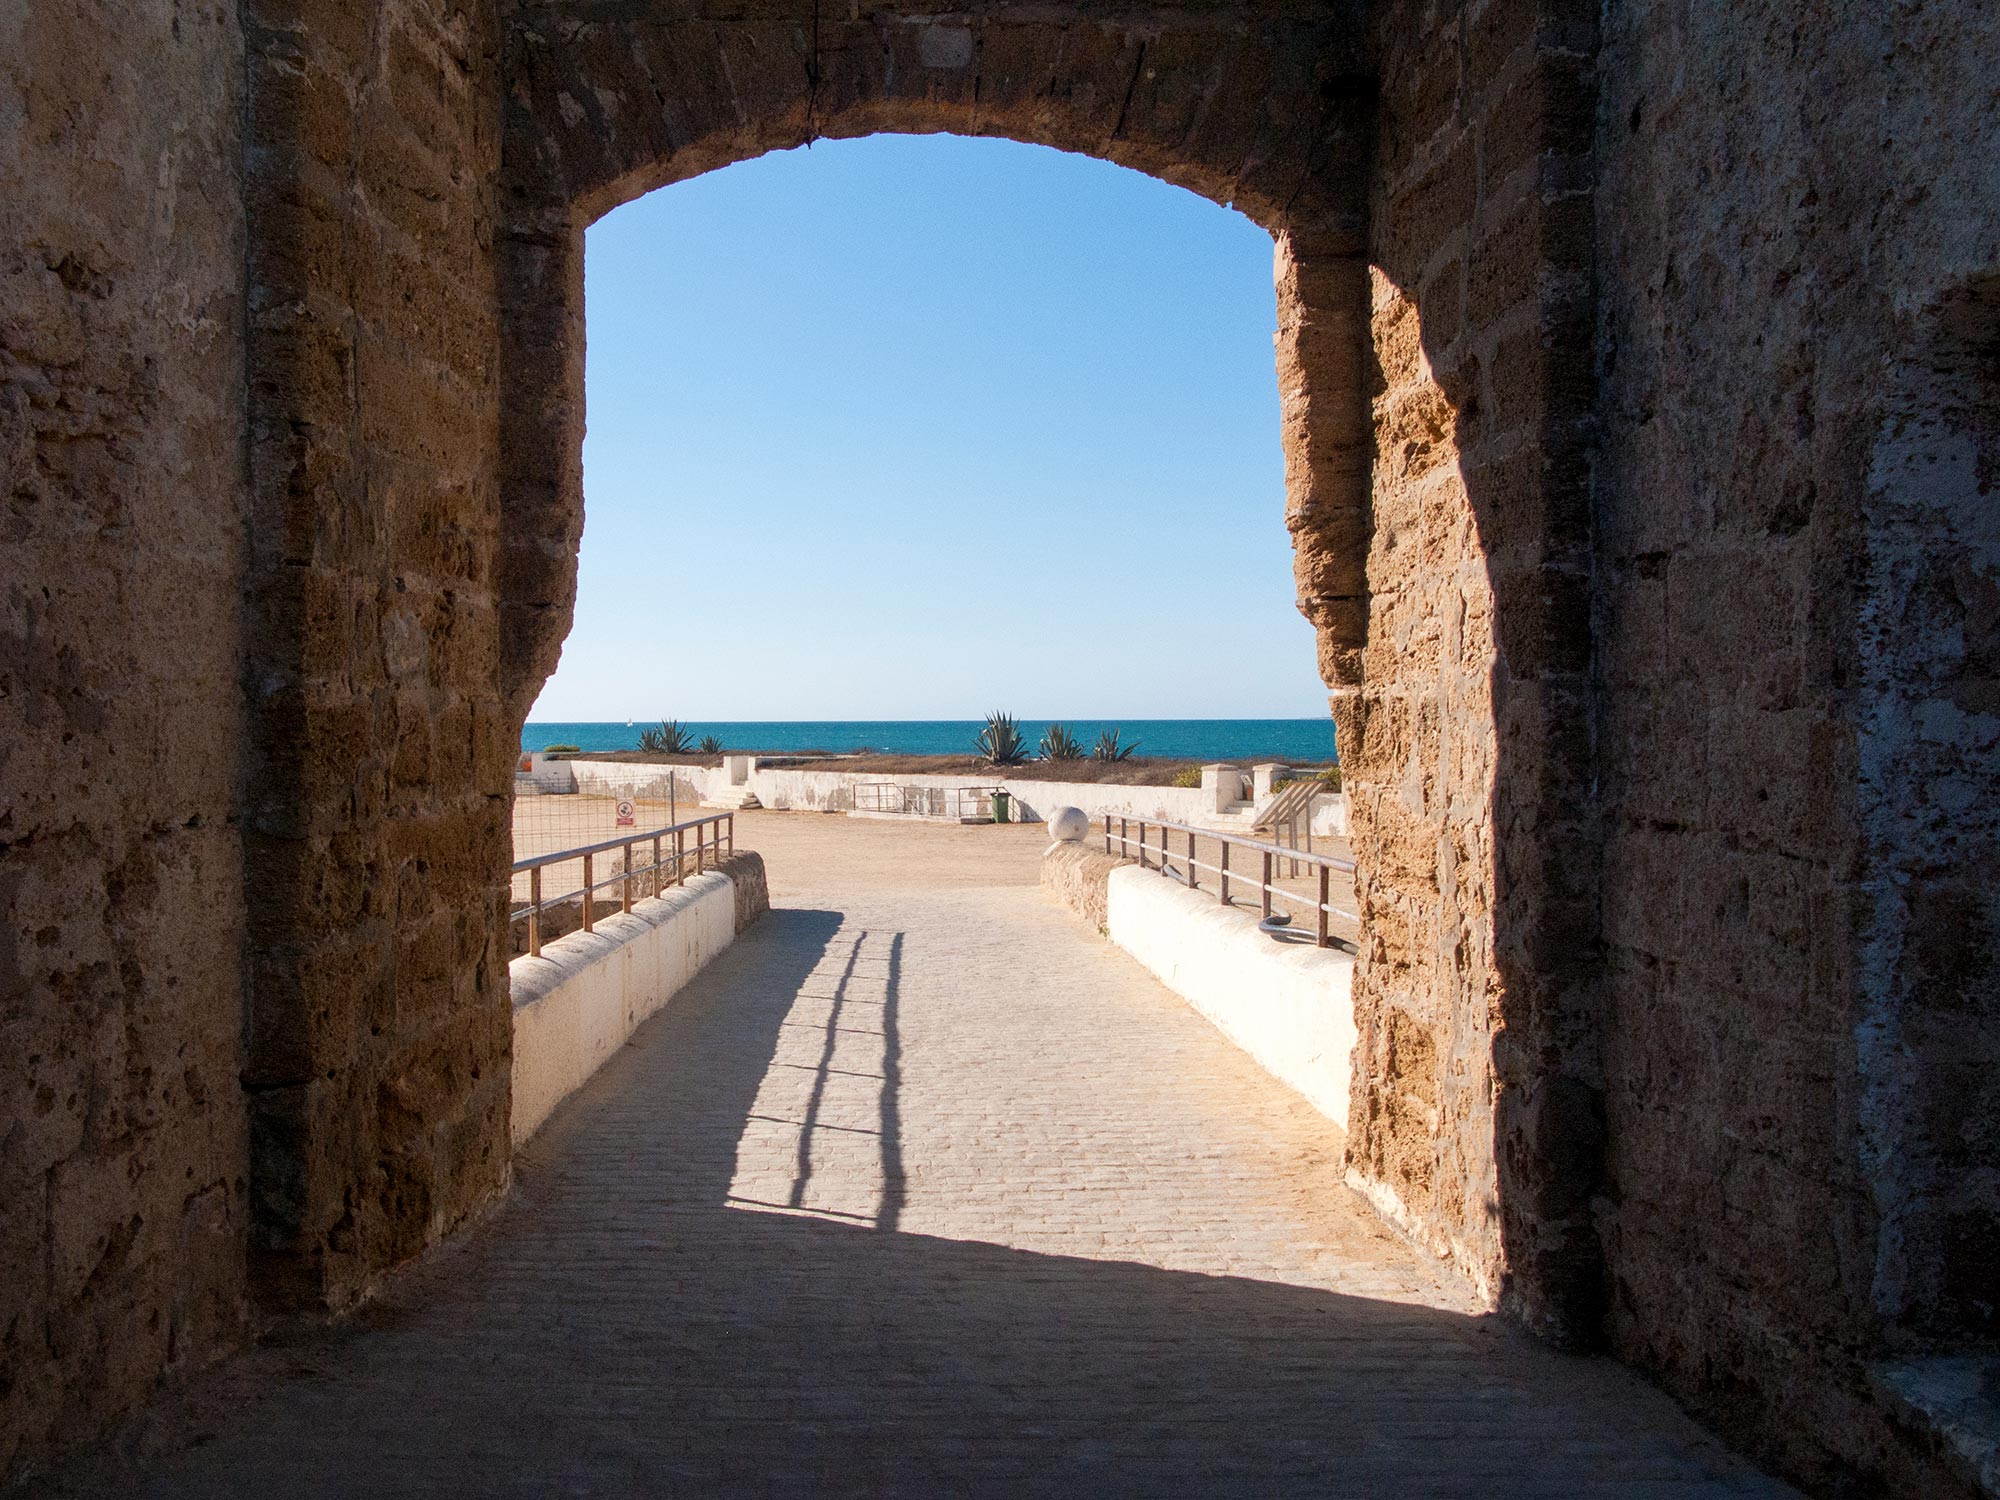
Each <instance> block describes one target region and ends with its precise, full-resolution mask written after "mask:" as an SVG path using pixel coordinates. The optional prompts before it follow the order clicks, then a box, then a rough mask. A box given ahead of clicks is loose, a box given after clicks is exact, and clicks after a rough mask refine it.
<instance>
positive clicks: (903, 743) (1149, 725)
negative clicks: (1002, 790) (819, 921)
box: [521, 718, 1335, 763]
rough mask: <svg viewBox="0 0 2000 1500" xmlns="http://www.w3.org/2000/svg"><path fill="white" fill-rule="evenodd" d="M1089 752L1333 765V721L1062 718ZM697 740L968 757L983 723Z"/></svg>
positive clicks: (534, 730)
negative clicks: (1112, 749)
mask: <svg viewBox="0 0 2000 1500" xmlns="http://www.w3.org/2000/svg"><path fill="white" fill-rule="evenodd" d="M1061 722H1063V723H1064V724H1066V725H1068V727H1069V730H1070V733H1072V734H1074V735H1075V736H1076V737H1077V738H1078V739H1080V740H1082V741H1083V744H1084V748H1085V749H1088V748H1089V747H1090V746H1091V745H1093V744H1095V743H1096V741H1097V736H1098V734H1099V733H1100V732H1101V731H1103V730H1106V729H1115V730H1117V731H1118V734H1119V738H1120V739H1121V741H1123V742H1124V743H1127V744H1130V743H1131V742H1133V741H1135V740H1136V741H1137V742H1138V745H1139V754H1140V755H1160V756H1167V757H1169V758H1172V759H1176V760H1234V761H1246V762H1247V761H1256V760H1279V761H1288V762H1291V761H1296V762H1301V763H1303V762H1310V761H1330V760H1333V759H1334V758H1335V757H1334V749H1333V720H1332V719H1331V718H1319V719H1064V720H1062V721H1061ZM1048 726H1049V721H1048V720H1047V719H1023V720H1022V721H1021V732H1022V733H1023V734H1025V735H1026V736H1027V739H1028V743H1029V744H1031V745H1032V744H1035V743H1037V742H1038V741H1039V740H1040V739H1041V737H1042V731H1043V730H1044V729H1046V728H1048ZM647 727H648V726H647V725H645V724H564V723H557V722H554V721H534V720H531V721H530V722H529V723H528V725H527V727H526V728H525V729H523V730H522V732H521V748H522V749H524V750H540V749H542V748H543V747H544V746H546V745H575V746H577V747H578V748H580V749H583V750H636V749H638V748H639V731H640V730H641V729H644V728H647ZM685 727H686V729H687V731H688V733H689V734H690V735H691V736H692V737H693V738H694V739H696V740H700V739H701V738H703V737H704V736H706V735H711V734H712V735H714V736H716V738H718V739H720V740H721V741H722V744H723V748H725V749H728V750H743V751H755V752H759V753H763V754H778V753H797V752H799V751H801V750H829V751H842V750H875V751H880V752H882V753H884V754H891V755H970V754H971V753H972V751H973V740H974V738H975V737H976V736H977V735H978V733H979V731H980V729H981V728H982V727H983V726H982V725H981V723H980V721H979V720H977V719H855V720H844V721H842V720H830V721H821V720H797V721H785V720H776V721H769V722H751V723H730V724H723V723H706V722H703V721H700V720H688V721H686V724H685Z"/></svg>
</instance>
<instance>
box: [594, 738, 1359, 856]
mask: <svg viewBox="0 0 2000 1500" xmlns="http://www.w3.org/2000/svg"><path fill="white" fill-rule="evenodd" d="M743 758H744V759H746V760H750V761H752V762H753V764H752V765H751V766H750V767H749V768H748V769H747V770H746V771H745V773H744V781H743V782H742V783H738V784H736V785H734V786H732V785H731V784H730V782H729V776H730V772H729V770H728V768H727V767H726V766H714V767H705V766H673V767H671V768H669V767H667V766H656V765H645V764H642V763H639V762H635V761H608V760H597V761H593V760H573V761H570V762H569V763H568V764H569V766H570V768H571V769H572V770H573V771H574V773H575V776H576V789H577V790H578V791H580V792H583V793H584V794H585V795H587V796H597V797H629V796H640V797H648V798H653V799H655V800H660V801H664V800H665V799H666V778H667V773H668V771H669V769H671V771H672V774H673V778H674V780H675V782H676V783H677V784H678V785H679V788H680V796H681V798H682V799H683V803H684V804H685V803H686V799H687V798H689V797H690V796H696V797H699V798H700V799H701V800H702V801H703V802H704V803H706V804H708V805H710V806H722V805H724V804H725V801H726V799H727V798H729V796H730V795H731V794H732V793H733V792H738V791H741V790H742V788H743V786H746V785H747V786H748V788H749V789H750V790H751V791H752V792H754V793H755V794H756V796H757V800H758V801H759V802H761V803H763V804H764V806H765V807H768V808H773V809H776V810H777V811H780V812H846V811H848V810H849V809H851V808H852V807H853V806H854V788H855V786H856V785H857V784H859V783H861V782H864V781H893V782H895V783H896V785H898V786H934V787H942V788H945V789H947V790H948V789H951V788H955V787H965V786H992V787H999V788H1000V789H1001V790H1002V791H1004V792H1006V793H1007V795H1008V796H1009V797H1010V798H1011V799H1012V800H1013V807H1012V814H1013V820H1014V821H1015V822H1017V823H1039V822H1041V821H1042V820H1043V819H1044V818H1046V817H1047V816H1048V811H1049V809H1051V808H1056V807H1075V808H1080V809H1082V811H1083V814H1084V816H1086V817H1088V818H1089V819H1090V820H1091V821H1092V822H1093V823H1100V822H1101V820H1102V819H1103V818H1105V817H1106V816H1107V815H1108V816H1110V817H1113V818H1151V819H1154V820H1165V821H1167V822H1171V823H1192V824H1194V825H1196V826H1197V827H1200V826H1202V825H1203V824H1204V823H1206V822H1207V820H1208V819H1209V818H1210V817H1211V816H1212V815H1213V808H1214V806H1215V797H1214V793H1213V792H1212V791H1208V790H1204V789H1203V788H1201V787H1192V786H1187V787H1182V786H1126V785H1123V784H1121V783H1118V782H1113V781H1036V780H1029V779H1027V778H1025V777H1020V778H1016V777H1010V776H1005V775H995V774H992V773H989V772H977V773H970V774H964V775H957V776H939V775H934V774H931V773H928V772H920V773H917V774H913V775H912V774H903V775H887V774H884V773H883V772H881V771H840V770H833V769H829V768H827V767H823V766H822V767H812V768H806V767H795V766H766V765H759V764H754V762H755V760H756V757H754V756H745V757H743ZM1236 774H1237V776H1238V777H1239V778H1240V777H1241V776H1242V772H1241V771H1240V770H1238V771H1237V773H1236ZM686 815H687V809H686V807H685V806H684V808H683V816H686ZM1312 828H1313V834H1314V836H1315V837H1321V836H1325V835H1328V834H1339V835H1343V836H1344V835H1345V834H1346V832H1347V799H1346V798H1345V797H1344V796H1343V795H1342V794H1341V793H1339V792H1329V793H1327V794H1326V795H1325V796H1323V797H1316V798H1314V799H1313V812H1312Z"/></svg>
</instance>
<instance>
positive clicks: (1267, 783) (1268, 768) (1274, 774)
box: [1250, 761, 1292, 802]
mask: <svg viewBox="0 0 2000 1500" xmlns="http://www.w3.org/2000/svg"><path fill="white" fill-rule="evenodd" d="M1291 769H1292V768H1291V767H1290V766H1281V765H1279V764H1278V763H1277V762H1276V761H1265V762H1264V763H1263V764H1262V765H1259V766H1252V767H1251V768H1250V800H1251V801H1252V802H1262V801H1263V800H1264V799H1265V798H1266V797H1268V796H1270V795H1271V793H1272V792H1274V791H1276V790H1277V783H1278V778H1279V777H1280V776H1284V775H1287V774H1289V773H1290V771H1291Z"/></svg>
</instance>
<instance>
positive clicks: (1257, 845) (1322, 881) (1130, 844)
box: [1104, 813, 1360, 948]
mask: <svg viewBox="0 0 2000 1500" xmlns="http://www.w3.org/2000/svg"><path fill="white" fill-rule="evenodd" d="M1113 822H1116V823H1117V825H1118V831H1117V832H1116V833H1113V832H1112V831H1111V825H1112V823H1113ZM1134 824H1136V825H1137V826H1138V830H1139V833H1138V837H1137V838H1136V839H1135V838H1134V837H1133V836H1132V833H1131V827H1132V825H1134ZM1149 828H1151V829H1156V830H1157V831H1158V833H1159V842H1157V843H1150V842H1148V841H1147V838H1146V830H1147V829H1149ZM1175 834H1183V835H1185V836H1186V838H1187V847H1186V849H1185V850H1184V851H1183V852H1181V853H1179V854H1176V852H1175V850H1174V849H1172V848H1171V847H1170V840H1171V838H1172V836H1173V835H1175ZM1198 838H1201V839H1213V840H1214V841H1215V842H1216V843H1217V844H1219V845H1221V847H1222V854H1221V861H1222V862H1221V863H1220V864H1213V865H1212V864H1209V863H1207V862H1206V861H1203V860H1201V859H1198V858H1197V857H1196V855H1195V840H1196V839H1198ZM1113 844H1116V845H1117V849H1116V850H1115V851H1114V850H1113V848H1112V845H1113ZM1232 848H1234V849H1242V850H1246V851H1248V852H1250V853H1253V854H1256V855H1258V856H1259V857H1260V858H1261V859H1262V861H1263V866H1262V870H1261V872H1260V878H1259V879H1256V880H1252V879H1250V877H1249V875H1248V874H1247V872H1244V871H1242V870H1232V869H1231V868H1230V866H1229V851H1230V850H1231V849H1232ZM1135 850H1136V851H1137V858H1138V861H1139V867H1140V868H1141V869H1158V870H1159V872H1160V874H1161V875H1163V876H1165V877H1166V878H1167V879H1169V880H1178V881H1180V882H1181V884H1182V885H1185V886H1186V887H1187V888H1188V889H1189V890H1191V891H1198V890H1200V889H1201V888H1202V887H1201V875H1200V874H1199V872H1200V871H1202V870H1207V871H1209V872H1210V873H1211V874H1213V875H1215V876H1216V877H1217V886H1216V895H1217V898H1218V899H1219V900H1220V901H1221V902H1222V904H1223V905H1224V906H1230V905H1233V904H1234V903H1233V902H1232V901H1231V900H1230V899H1229V885H1230V881H1231V880H1232V879H1233V880H1235V881H1236V882H1237V883H1238V884H1240V885H1252V886H1255V887H1256V888H1257V889H1258V891H1260V892H1261V893H1262V895H1263V905H1264V920H1265V921H1267V922H1268V921H1270V920H1271V915H1272V912H1271V903H1272V901H1274V900H1277V901H1292V902H1297V903H1298V904H1299V905H1301V906H1305V907H1309V908H1311V909H1312V910H1313V912H1314V913H1315V914H1316V925H1317V928H1318V937H1319V946H1320V947H1322V948H1330V947H1332V946H1333V943H1334V938H1333V936H1332V934H1331V933H1330V932H1329V931H1328V930H1327V919H1328V917H1330V916H1334V917H1345V918H1346V919H1347V920H1348V921H1350V922H1358V921H1360V918H1359V917H1358V916H1357V915H1356V914H1355V913H1353V912H1351V911H1346V910H1343V909H1342V908H1340V907H1337V906H1335V905H1334V904H1333V903H1332V902H1331V901H1330V900H1329V899H1328V894H1329V893H1328V889H1327V887H1328V884H1329V882H1330V878H1331V876H1332V874H1333V872H1334V871H1336V870H1339V871H1340V872H1342V873H1343V874H1347V875H1352V874H1353V873H1354V861H1353V860H1351V859H1339V858H1337V857H1335V856H1334V855H1331V854H1316V853H1313V852H1311V851H1309V850H1300V849H1287V848H1286V847H1285V846H1284V845H1283V844H1272V843H1266V842H1265V841H1264V840H1262V839H1246V838H1240V837H1238V836H1237V835H1235V834H1233V833H1220V832H1217V831H1216V830H1215V829H1213V828H1196V827H1194V826H1193V825H1191V824H1188V823H1169V822H1166V821H1165V820H1164V819H1160V818H1116V819H1114V818H1113V817H1112V816H1111V814H1110V813H1106V814H1105V815H1104V852H1105V853H1106V854H1111V853H1114V852H1115V853H1117V854H1119V855H1121V856H1122V857H1124V858H1126V859H1131V858H1133V857H1134V851H1135ZM1148 855H1154V856H1157V862H1156V863H1152V862H1149V861H1148V859H1147V856H1148ZM1176 858H1178V859H1180V860H1181V861H1182V863H1183V864H1184V865H1185V866H1186V868H1185V869H1176V868H1175V867H1174V864H1173V861H1174V860H1175V859H1176ZM1277 860H1292V861H1296V862H1297V863H1298V864H1304V865H1310V866H1312V867H1313V868H1314V869H1315V870H1316V871H1317V872H1318V875H1319V899H1318V900H1317V901H1315V900H1313V899H1311V898H1310V897H1308V896H1304V895H1301V894H1300V893H1299V892H1297V891H1288V890H1286V889H1285V888H1284V887H1282V886H1280V885H1277V884H1275V883H1274V882H1273V880H1272V875H1273V874H1274V861H1277Z"/></svg>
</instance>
